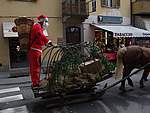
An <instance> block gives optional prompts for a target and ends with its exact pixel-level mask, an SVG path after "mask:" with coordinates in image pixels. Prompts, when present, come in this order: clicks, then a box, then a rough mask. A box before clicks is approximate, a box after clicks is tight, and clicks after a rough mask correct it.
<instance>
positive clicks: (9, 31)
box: [3, 22, 48, 38]
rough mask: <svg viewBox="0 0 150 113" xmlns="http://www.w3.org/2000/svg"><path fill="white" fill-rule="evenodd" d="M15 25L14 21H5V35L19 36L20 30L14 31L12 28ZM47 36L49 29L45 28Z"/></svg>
mask: <svg viewBox="0 0 150 113" xmlns="http://www.w3.org/2000/svg"><path fill="white" fill-rule="evenodd" d="M14 26H15V23H14V22H3V37H6V38H9V37H18V32H13V31H12V28H13V27H14ZM43 33H44V34H45V36H48V33H47V30H44V31H43Z"/></svg>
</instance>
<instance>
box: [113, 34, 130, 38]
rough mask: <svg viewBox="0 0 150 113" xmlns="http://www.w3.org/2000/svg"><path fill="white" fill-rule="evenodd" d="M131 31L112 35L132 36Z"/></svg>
mask: <svg viewBox="0 0 150 113" xmlns="http://www.w3.org/2000/svg"><path fill="white" fill-rule="evenodd" d="M132 35H133V34H132V33H114V36H120V37H121V36H122V37H129V36H132Z"/></svg>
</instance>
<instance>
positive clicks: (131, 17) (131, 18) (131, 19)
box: [130, 0, 133, 25]
mask: <svg viewBox="0 0 150 113" xmlns="http://www.w3.org/2000/svg"><path fill="white" fill-rule="evenodd" d="M132 9H133V7H132V0H130V21H131V22H130V23H131V25H133V16H132V11H133V10H132Z"/></svg>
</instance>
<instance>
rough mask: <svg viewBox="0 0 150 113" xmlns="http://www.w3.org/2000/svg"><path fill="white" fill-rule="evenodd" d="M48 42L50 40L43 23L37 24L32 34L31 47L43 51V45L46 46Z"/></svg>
mask: <svg viewBox="0 0 150 113" xmlns="http://www.w3.org/2000/svg"><path fill="white" fill-rule="evenodd" d="M48 42H50V40H49V39H48V38H47V37H46V36H45V35H44V33H43V28H42V27H41V25H40V24H35V25H34V26H33V28H32V31H31V35H30V40H29V46H30V49H34V50H39V51H40V52H41V51H42V46H44V45H45V44H46V43H48Z"/></svg>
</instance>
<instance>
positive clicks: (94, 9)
mask: <svg viewBox="0 0 150 113" xmlns="http://www.w3.org/2000/svg"><path fill="white" fill-rule="evenodd" d="M94 11H96V0H92V12H94Z"/></svg>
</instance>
